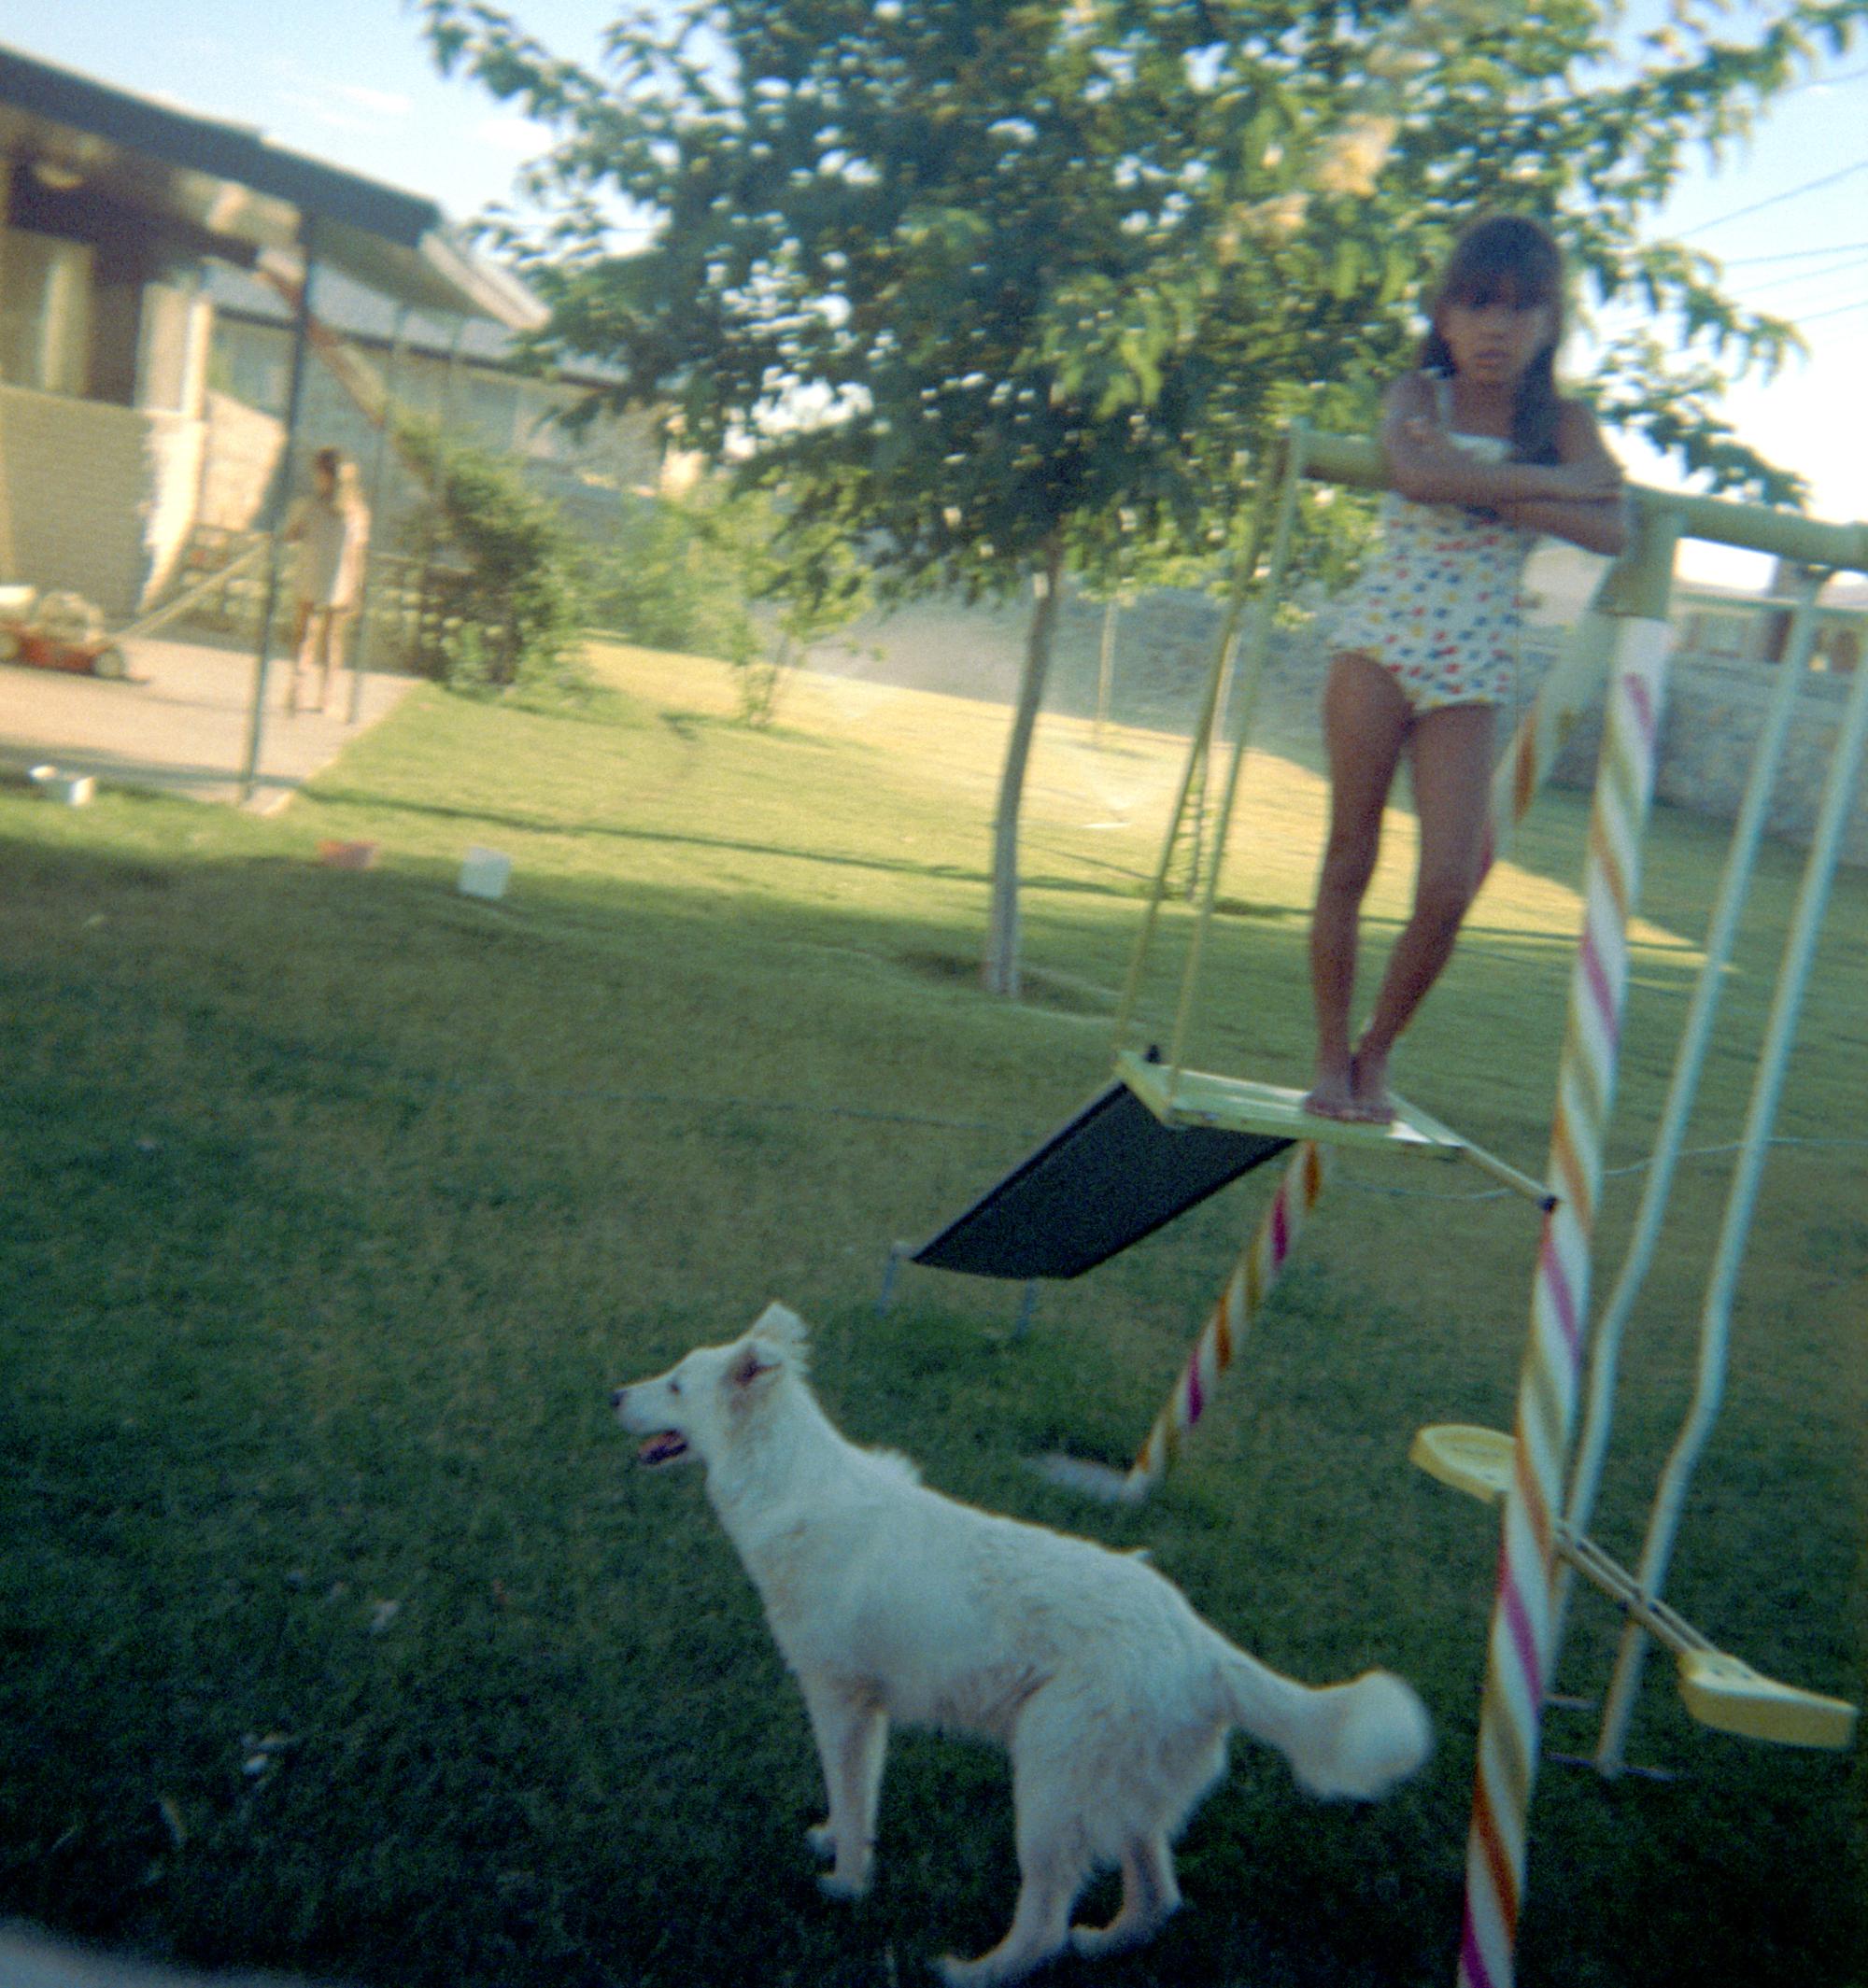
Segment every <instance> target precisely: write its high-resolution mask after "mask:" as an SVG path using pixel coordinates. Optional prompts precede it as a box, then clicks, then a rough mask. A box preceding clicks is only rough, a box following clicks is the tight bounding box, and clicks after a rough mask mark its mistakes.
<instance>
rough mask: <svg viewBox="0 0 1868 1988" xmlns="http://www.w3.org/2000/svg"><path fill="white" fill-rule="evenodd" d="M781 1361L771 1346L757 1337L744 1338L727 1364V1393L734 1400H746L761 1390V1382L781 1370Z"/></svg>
mask: <svg viewBox="0 0 1868 1988" xmlns="http://www.w3.org/2000/svg"><path fill="white" fill-rule="evenodd" d="M780 1364H781V1362H780V1361H779V1360H778V1358H777V1357H776V1355H775V1351H774V1349H773V1348H772V1347H771V1346H764V1345H761V1344H760V1342H759V1341H758V1340H757V1339H745V1340H743V1341H742V1342H741V1343H740V1345H739V1346H736V1347H735V1348H734V1349H733V1357H732V1359H731V1360H730V1361H729V1362H728V1365H727V1393H728V1396H729V1400H731V1401H733V1402H744V1401H748V1400H750V1399H751V1398H752V1396H753V1395H754V1394H755V1393H757V1391H758V1390H759V1387H760V1384H761V1382H763V1381H766V1380H768V1379H769V1378H770V1377H771V1375H774V1374H776V1373H777V1372H778V1371H779V1367H780Z"/></svg>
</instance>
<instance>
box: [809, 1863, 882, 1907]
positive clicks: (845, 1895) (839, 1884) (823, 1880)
mask: <svg viewBox="0 0 1868 1988" xmlns="http://www.w3.org/2000/svg"><path fill="white" fill-rule="evenodd" d="M869 1888H870V1881H869V1880H868V1879H867V1878H840V1877H839V1876H838V1875H837V1873H836V1872H835V1871H834V1870H827V1871H825V1872H823V1873H822V1875H821V1876H820V1877H819V1878H818V1880H817V1889H818V1890H819V1891H820V1892H822V1893H823V1894H824V1896H826V1897H827V1898H841V1899H842V1900H844V1901H845V1902H846V1903H854V1902H855V1901H856V1899H858V1898H861V1897H865V1896H868V1893H869Z"/></svg>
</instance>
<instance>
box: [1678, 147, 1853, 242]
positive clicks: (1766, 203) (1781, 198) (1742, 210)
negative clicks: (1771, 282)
mask: <svg viewBox="0 0 1868 1988" xmlns="http://www.w3.org/2000/svg"><path fill="white" fill-rule="evenodd" d="M1857 173H1868V159H1858V160H1857V161H1856V162H1855V163H1854V164H1853V165H1845V166H1843V167H1841V168H1840V169H1839V170H1838V171H1836V172H1833V173H1825V174H1824V175H1823V176H1822V177H1821V178H1820V179H1810V180H1806V181H1804V184H1803V185H1802V186H1800V187H1791V188H1790V189H1789V190H1787V191H1785V192H1782V193H1773V194H1772V195H1771V197H1770V199H1769V200H1760V201H1754V202H1753V203H1752V204H1751V205H1750V206H1748V207H1738V208H1734V211H1733V212H1732V213H1730V214H1720V215H1716V216H1715V217H1714V218H1713V219H1711V220H1709V221H1701V222H1699V223H1698V225H1697V226H1695V227H1691V228H1682V229H1681V230H1680V231H1679V233H1678V235H1677V237H1676V239H1677V240H1679V241H1685V240H1686V238H1687V237H1688V236H1689V235H1691V234H1704V233H1705V232H1706V230H1707V229H1708V228H1722V227H1724V226H1725V224H1726V222H1727V221H1742V220H1744V219H1746V218H1747V216H1748V215H1752V214H1762V213H1763V211H1764V209H1765V208H1766V207H1779V206H1782V205H1783V204H1784V202H1785V201H1787V200H1800V199H1802V197H1803V196H1804V194H1805V193H1814V192H1816V191H1817V190H1818V189H1820V188H1822V187H1833V186H1834V185H1835V184H1836V182H1837V181H1838V180H1843V179H1848V178H1852V177H1853V176H1854V175H1855V174H1857Z"/></svg>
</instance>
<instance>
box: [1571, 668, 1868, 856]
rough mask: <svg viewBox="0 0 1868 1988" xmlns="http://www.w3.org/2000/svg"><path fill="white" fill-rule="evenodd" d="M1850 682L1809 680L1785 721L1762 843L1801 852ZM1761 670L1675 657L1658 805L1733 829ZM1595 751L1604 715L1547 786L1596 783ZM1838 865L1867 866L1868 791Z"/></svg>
mask: <svg viewBox="0 0 1868 1988" xmlns="http://www.w3.org/2000/svg"><path fill="white" fill-rule="evenodd" d="M1852 681H1853V680H1852V679H1851V678H1849V677H1847V676H1837V675H1833V674H1831V673H1829V672H1826V671H1815V670H1813V671H1811V673H1810V674H1809V676H1808V677H1807V679H1806V680H1805V682H1804V686H1803V690H1802V693H1801V696H1800V698H1799V701H1798V709H1797V713H1796V716H1795V717H1794V718H1793V719H1792V720H1791V724H1790V739H1789V740H1788V742H1787V744H1786V746H1785V751H1784V760H1783V765H1782V768H1781V769H1780V771H1779V772H1778V775H1777V782H1776V788H1775V790H1774V792H1773V796H1772V801H1771V808H1770V811H1769V813H1768V814H1767V815H1766V817H1765V827H1766V830H1767V832H1768V833H1769V834H1771V835H1774V836H1776V837H1779V838H1780V839H1783V840H1785V841H1788V842H1790V843H1793V844H1795V845H1796V846H1797V847H1799V848H1807V847H1808V845H1809V840H1810V837H1811V835H1812V834H1813V832H1814V830H1815V826H1816V817H1817V811H1818V807H1819V806H1820V803H1821V797H1822V789H1823V783H1824V782H1825V780H1826V779H1827V778H1828V775H1829V767H1830V762H1831V760H1832V759H1833V757H1834V754H1835V742H1836V738H1837V735H1838V733H1839V732H1840V730H1841V726H1842V707H1843V705H1844V703H1845V702H1846V700H1847V697H1848V691H1849V685H1850V684H1851V682H1852ZM1771 682H1772V680H1771V675H1770V671H1769V669H1768V667H1766V666H1763V665H1760V664H1756V663H1738V662H1732V661H1729V660H1724V659H1721V658H1718V657H1709V656H1691V655H1686V656H1675V658H1674V661H1673V665H1672V668H1671V669H1670V670H1668V672H1667V701H1666V708H1665V710H1664V712H1663V714H1662V719H1661V738H1660V759H1659V763H1658V765H1657V766H1656V768H1655V774H1654V792H1655V795H1656V797H1657V798H1659V799H1661V800H1663V801H1666V802H1669V803H1671V804H1672V805H1673V806H1675V807H1678V808H1687V809H1691V811H1692V812H1694V813H1695V814H1704V815H1709V816H1711V817H1712V818H1713V819H1714V820H1715V821H1728V822H1729V821H1732V820H1734V819H1735V818H1736V816H1737V813H1738V809H1739V805H1740V803H1741V801H1742V800H1743V798H1744V794H1745V783H1746V780H1747V778H1748V775H1749V773H1750V768H1751V756H1752V753H1753V751H1754V750H1755V748H1756V746H1757V743H1758V736H1759V734H1760V732H1761V731H1762V729H1763V724H1764V713H1765V711H1766V709H1767V707H1768V705H1769V703H1770V698H1771ZM1601 749H1602V713H1601V712H1600V710H1597V711H1595V712H1592V713H1591V714H1590V715H1589V716H1588V717H1586V718H1585V719H1584V720H1583V722H1582V723H1581V724H1580V725H1578V727H1577V729H1576V731H1575V732H1574V733H1573V734H1572V735H1571V737H1570V739H1569V740H1568V742H1567V743H1566V745H1565V746H1564V751H1563V753H1562V754H1561V755H1560V756H1559V758H1558V761H1557V764H1556V767H1555V768H1554V770H1553V772H1552V775H1551V777H1552V779H1554V780H1555V781H1556V783H1558V785H1560V786H1568V787H1579V788H1584V789H1587V788H1588V787H1590V786H1591V785H1592V784H1593V783H1594V780H1595V762H1596V756H1597V754H1599V753H1600V751H1601ZM1842 860H1843V861H1844V862H1845V863H1850V864H1863V865H1868V782H1862V783H1861V784H1859V785H1858V788H1857V791H1856V796H1855V807H1854V811H1853V812H1852V814H1851V815H1850V817H1849V823H1848V827H1847V831H1846V832H1845V834H1844V836H1843V843H1842Z"/></svg>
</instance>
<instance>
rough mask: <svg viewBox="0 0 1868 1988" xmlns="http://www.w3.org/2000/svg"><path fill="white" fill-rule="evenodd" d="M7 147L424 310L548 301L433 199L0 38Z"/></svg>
mask: <svg viewBox="0 0 1868 1988" xmlns="http://www.w3.org/2000/svg"><path fill="white" fill-rule="evenodd" d="M0 154H5V155H6V156H7V157H9V158H10V159H12V160H13V161H14V162H16V165H23V166H24V167H25V168H26V169H27V170H29V171H32V172H34V173H35V174H36V175H37V176H39V177H40V179H41V180H43V181H44V182H45V183H46V184H48V185H51V186H56V187H59V188H63V189H78V188H82V187H90V188H92V189H94V190H96V191H97V193H98V194H99V195H101V196H102V197H104V198H106V199H109V200H112V201H115V202H117V203H119V204H122V205H125V206H130V207H134V208H136V209H138V210H140V211H143V212H147V213H151V214H156V215H161V216H163V217H165V218H166V219H170V220H174V221H179V222H181V223H183V224H185V225H186V226H187V227H189V228H190V229H191V230H194V231H196V232H198V233H201V234H205V235H206V236H209V237H211V238H212V239H213V240H214V241H215V242H216V243H217V244H224V245H225V246H226V249H227V252H228V254H229V256H230V258H231V259H232V260H233V261H243V262H250V261H252V260H253V259H254V257H255V256H256V255H258V254H260V253H262V252H263V251H266V250H271V251H274V252H275V253H279V252H289V253H290V254H293V255H299V254H302V253H303V252H304V250H305V248H306V247H307V245H308V246H309V248H310V251H311V253H312V254H313V255H314V256H315V257H316V259H317V260H318V261H320V262H324V263H328V264H330V265H332V266H334V267H336V268H338V269H341V270H343V271H344V272H345V273H346V274H347V275H351V276H354V277H355V278H356V279H357V280H358V281H359V282H361V283H364V284H367V285H368V286H369V288H370V289H374V290H377V291H379V292H381V293H382V294H384V295H386V296H389V297H392V298H394V299H396V300H397V301H398V302H401V303H407V304H409V305H411V306H412V307H413V308H415V309H417V310H424V311H439V312H446V313H448V314H450V315H454V316H466V317H484V318H490V319H491V320H493V321H494V322H495V323H498V324H501V325H504V326H507V327H509V328H511V329H513V330H522V329H525V328H527V327H529V326H531V325H536V324H539V323H542V322H543V320H544V317H545V311H544V307H543V306H542V305H541V304H540V303H538V301H537V300H536V299H535V298H534V297H533V296H532V295H531V292H530V291H529V290H528V289H526V288H525V286H524V285H523V284H521V283H520V282H519V281H518V280H517V277H515V276H512V275H508V274H507V272H505V271H504V270H502V269H497V268H495V267H494V266H493V265H492V264H490V263H488V262H486V261H481V260H480V259H479V258H477V257H475V256H474V255H472V254H471V253H470V252H469V251H468V250H467V249H466V248H465V247H462V246H461V244H460V242H459V241H457V240H456V239H455V238H454V237H453V236H452V235H451V234H450V233H449V231H448V229H447V226H446V219H445V218H444V217H443V215H442V212H441V209H440V208H439V207H438V206H436V205H435V204H434V203H433V202H432V201H430V200H425V199H423V198H421V197H420V196H419V195H417V194H414V193H405V192H403V191H402V190H400V189H399V188H395V187H388V186H384V185H382V184H381V183H380V182H379V181H377V180H374V179H365V178H363V177H361V176H360V175H358V174H355V173H347V172H344V171H342V170H340V169H339V168H338V167H336V166H333V165H328V164H326V163H325V162H323V161H322V160H319V159H312V158H308V157H306V156H305V155H304V154H303V153H301V152H293V151H288V150H287V149H286V148H284V147H282V146H277V145H275V144H274V143H273V142H272V141H271V140H270V139H269V138H267V137H266V136H265V134H263V133H262V132H260V131H258V130H256V129H255V128H253V127H252V126H249V125H243V124H233V123H228V122H225V121H223V120H219V119H216V118H205V117H200V116H198V115H196V114H195V113H194V112H192V111H187V110H182V109H179V108H177V107H176V106H173V105H169V104H164V103H159V102H157V101H156V100H155V99H154V98H152V97H145V96H139V95H136V94H135V93H134V92H130V91H125V90H117V89H113V88H111V87H110V86H109V85H107V84H105V83H100V82H98V81H96V80H95V79H94V78H91V77H88V76H81V75H79V74H78V72H77V71H75V70H71V69H63V68H60V67H58V66H57V65H55V64H54V63H47V62H41V61H40V60H39V59H38V58H37V57H36V56H31V55H27V54H24V53H22V52H21V50H19V49H10V48H6V47H0Z"/></svg>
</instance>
